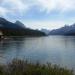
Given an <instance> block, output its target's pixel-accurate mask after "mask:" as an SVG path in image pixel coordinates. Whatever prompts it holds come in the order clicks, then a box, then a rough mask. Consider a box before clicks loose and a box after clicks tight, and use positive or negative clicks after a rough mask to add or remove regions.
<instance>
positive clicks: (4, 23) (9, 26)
mask: <svg viewBox="0 0 75 75" xmlns="http://www.w3.org/2000/svg"><path fill="white" fill-rule="evenodd" d="M0 31H1V32H2V33H3V35H5V36H45V33H43V32H41V31H38V30H33V29H29V28H26V27H25V26H24V24H23V23H21V22H20V21H16V22H15V23H12V22H9V21H8V20H6V19H4V18H1V17H0Z"/></svg>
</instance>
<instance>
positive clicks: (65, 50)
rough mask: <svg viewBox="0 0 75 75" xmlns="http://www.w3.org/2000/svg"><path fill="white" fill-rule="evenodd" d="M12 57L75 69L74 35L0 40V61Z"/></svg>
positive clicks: (8, 59)
mask: <svg viewBox="0 0 75 75" xmlns="http://www.w3.org/2000/svg"><path fill="white" fill-rule="evenodd" d="M13 58H20V59H27V60H29V61H31V62H37V61H39V62H40V63H46V62H51V63H53V64H60V65H61V66H65V67H66V66H67V67H68V68H73V69H75V36H46V37H26V38H23V37H16V38H14V39H12V38H9V39H3V40H0V63H8V62H9V61H11V60H12V59H13Z"/></svg>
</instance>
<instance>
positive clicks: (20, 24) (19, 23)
mask: <svg viewBox="0 0 75 75" xmlns="http://www.w3.org/2000/svg"><path fill="white" fill-rule="evenodd" d="M15 24H17V25H18V26H21V27H22V28H25V25H24V24H23V23H22V22H20V21H16V22H15Z"/></svg>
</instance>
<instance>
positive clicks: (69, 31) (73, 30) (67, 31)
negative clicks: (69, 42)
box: [49, 24, 75, 35]
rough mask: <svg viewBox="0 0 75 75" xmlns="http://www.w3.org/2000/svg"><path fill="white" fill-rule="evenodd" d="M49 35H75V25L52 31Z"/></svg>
mask: <svg viewBox="0 0 75 75" xmlns="http://www.w3.org/2000/svg"><path fill="white" fill-rule="evenodd" d="M49 35H75V24H72V25H70V26H69V25H65V26H64V27H61V28H59V29H54V30H52V31H50V33H49Z"/></svg>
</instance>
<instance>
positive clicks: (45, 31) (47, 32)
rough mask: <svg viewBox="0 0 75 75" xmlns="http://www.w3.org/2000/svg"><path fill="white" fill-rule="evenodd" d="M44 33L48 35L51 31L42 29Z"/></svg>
mask: <svg viewBox="0 0 75 75" xmlns="http://www.w3.org/2000/svg"><path fill="white" fill-rule="evenodd" d="M41 31H42V32H44V33H45V34H46V35H48V34H49V32H50V30H47V29H41Z"/></svg>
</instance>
